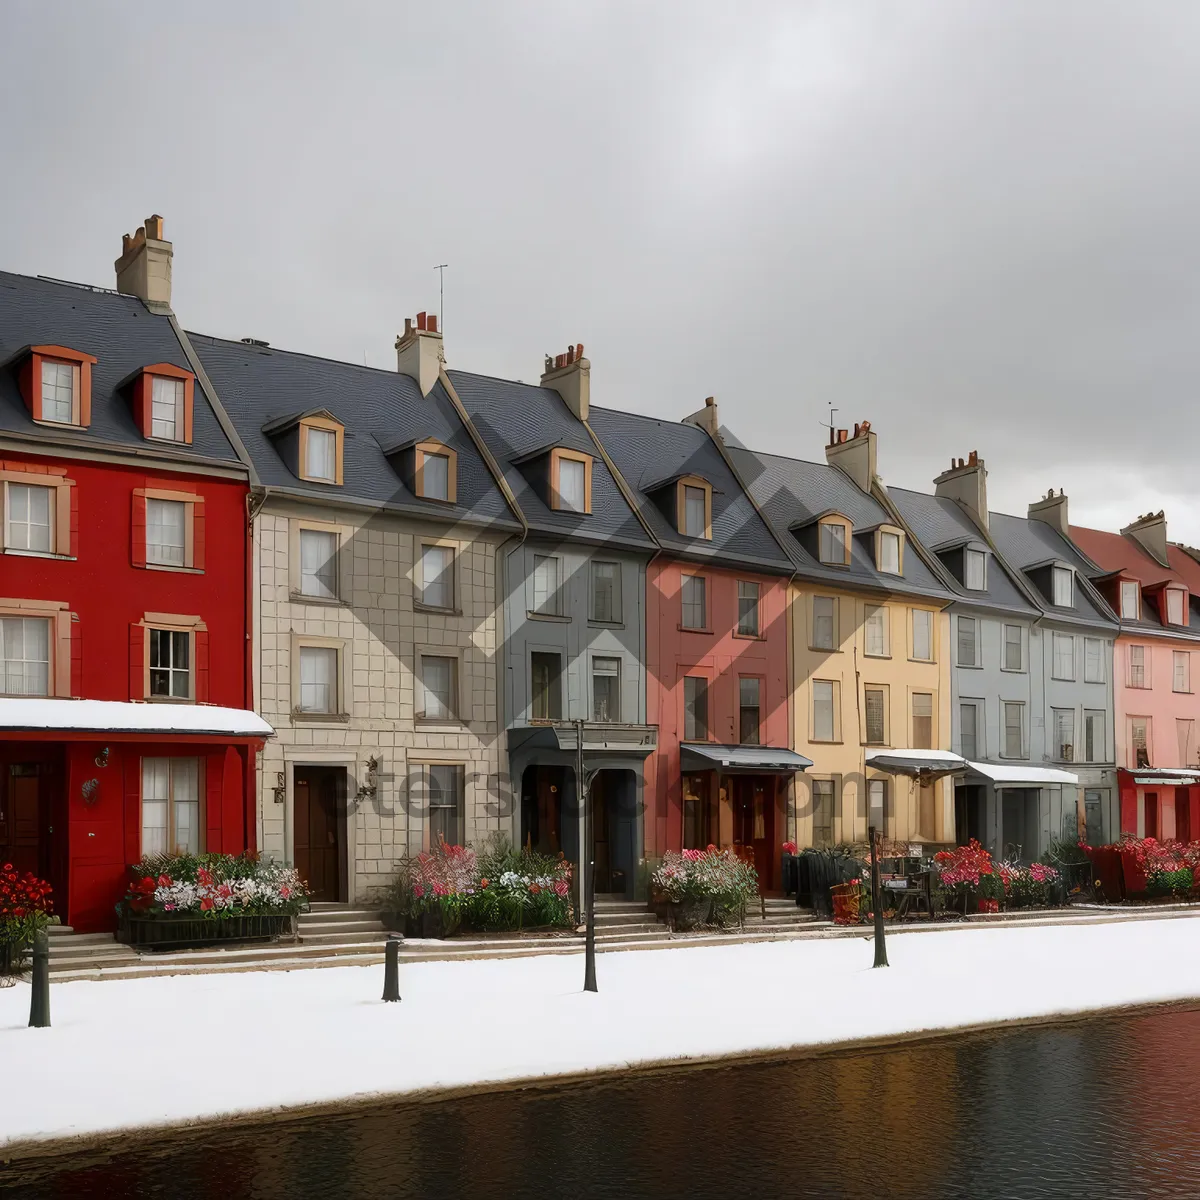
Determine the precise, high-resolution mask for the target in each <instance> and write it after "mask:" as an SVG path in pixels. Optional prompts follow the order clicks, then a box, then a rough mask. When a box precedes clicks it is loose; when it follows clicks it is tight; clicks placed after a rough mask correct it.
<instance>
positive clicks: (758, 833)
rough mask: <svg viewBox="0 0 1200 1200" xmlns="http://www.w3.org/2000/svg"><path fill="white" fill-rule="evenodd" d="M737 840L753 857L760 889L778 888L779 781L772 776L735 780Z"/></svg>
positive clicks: (735, 840)
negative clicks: (777, 803)
mask: <svg viewBox="0 0 1200 1200" xmlns="http://www.w3.org/2000/svg"><path fill="white" fill-rule="evenodd" d="M733 840H734V844H735V845H736V846H740V847H742V848H743V849H744V850H745V851H748V852H750V853H752V854H753V862H754V869H755V870H756V871H757V872H758V886H759V888H760V889H761V890H762V891H764V892H766V891H770V890H771V889H772V888H773V887H774V886H775V878H774V876H775V780H774V779H773V778H772V777H771V776H769V775H740V776H736V777H734V779H733Z"/></svg>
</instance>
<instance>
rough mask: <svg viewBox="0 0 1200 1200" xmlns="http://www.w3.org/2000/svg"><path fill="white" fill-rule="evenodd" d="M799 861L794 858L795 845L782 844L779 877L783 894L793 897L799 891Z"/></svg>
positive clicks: (792, 843)
mask: <svg viewBox="0 0 1200 1200" xmlns="http://www.w3.org/2000/svg"><path fill="white" fill-rule="evenodd" d="M799 865H800V864H799V859H798V858H797V857H796V843H795V842H784V843H783V857H782V858H781V859H780V876H781V878H782V882H783V894H784V895H785V896H794V895H795V894H796V893H797V892H798V891H799V890H800V871H799Z"/></svg>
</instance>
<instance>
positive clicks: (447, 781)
mask: <svg viewBox="0 0 1200 1200" xmlns="http://www.w3.org/2000/svg"><path fill="white" fill-rule="evenodd" d="M418 770H419V771H420V782H421V787H422V789H423V790H424V792H425V803H426V805H427V807H428V809H429V844H430V845H431V846H436V845H437V844H438V843H439V842H443V841H444V842H445V843H446V845H448V846H458V845H461V844H462V837H463V831H462V810H463V768H462V767H460V766H456V765H455V764H453V763H425V764H424V765H422V766H421V767H419V768H418Z"/></svg>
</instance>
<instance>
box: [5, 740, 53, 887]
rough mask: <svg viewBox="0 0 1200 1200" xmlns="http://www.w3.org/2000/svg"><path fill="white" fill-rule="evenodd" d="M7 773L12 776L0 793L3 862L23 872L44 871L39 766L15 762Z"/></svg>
mask: <svg viewBox="0 0 1200 1200" xmlns="http://www.w3.org/2000/svg"><path fill="white" fill-rule="evenodd" d="M5 774H6V775H7V776H8V778H7V779H5V780H4V781H3V782H4V784H5V785H6V786H5V787H4V791H3V793H2V794H0V865H3V864H4V863H12V865H13V866H14V867H15V868H16V869H17V871H18V872H20V873H22V874H23V873H24V872H26V871H31V872H32V873H33V874H34V875H41V874H42V873H43V870H42V863H41V839H40V837H39V832H40V829H41V812H40V804H39V792H38V768H37V766H36V765H28V764H24V763H14V764H13V765H12V766H10V767H9V768H8V770H7V772H5Z"/></svg>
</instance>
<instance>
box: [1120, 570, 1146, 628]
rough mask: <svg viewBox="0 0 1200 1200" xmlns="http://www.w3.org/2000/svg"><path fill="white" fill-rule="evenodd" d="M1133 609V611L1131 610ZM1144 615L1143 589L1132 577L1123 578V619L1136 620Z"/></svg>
mask: <svg viewBox="0 0 1200 1200" xmlns="http://www.w3.org/2000/svg"><path fill="white" fill-rule="evenodd" d="M1131 609H1132V611H1130V610H1131ZM1141 615H1142V589H1141V586H1140V585H1139V584H1138V583H1137V582H1136V581H1135V580H1132V579H1122V580H1121V619H1122V620H1123V621H1136V620H1138V619H1139V618H1140V617H1141Z"/></svg>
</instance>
